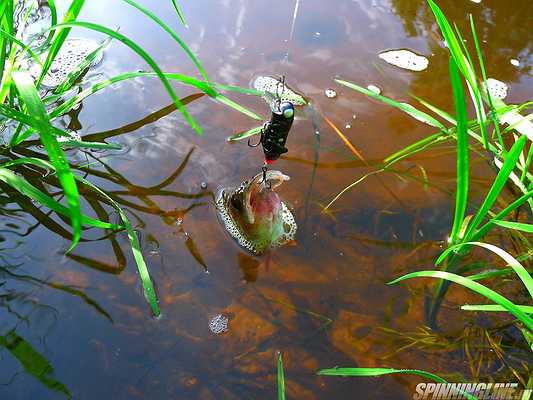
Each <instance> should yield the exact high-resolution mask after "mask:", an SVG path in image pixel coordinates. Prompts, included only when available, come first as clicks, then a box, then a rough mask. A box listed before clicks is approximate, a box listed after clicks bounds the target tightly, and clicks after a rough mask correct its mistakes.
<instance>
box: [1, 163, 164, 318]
mask: <svg viewBox="0 0 533 400" xmlns="http://www.w3.org/2000/svg"><path fill="white" fill-rule="evenodd" d="M18 164H33V165H36V166H38V167H41V168H44V169H51V170H54V166H53V165H52V164H50V163H48V162H46V161H44V160H40V159H38V158H33V157H26V158H20V159H18V160H16V161H12V162H9V163H6V164H4V165H6V166H13V165H18ZM5 171H7V172H9V173H10V174H11V176H12V177H13V176H14V177H15V178H17V179H20V180H21V181H22V183H24V182H25V181H24V180H23V179H22V178H19V177H17V176H16V175H15V174H13V173H12V172H11V171H8V170H2V169H0V179H2V172H4V173H5ZM74 176H75V178H76V179H77V180H78V181H80V182H81V183H83V184H84V185H86V186H88V187H89V188H90V189H92V190H94V191H95V192H97V193H98V194H100V195H101V196H103V197H104V198H105V199H106V200H107V201H108V202H109V203H110V204H111V205H112V206H113V208H114V209H115V210H117V212H118V213H119V216H120V218H121V220H122V222H123V223H124V227H125V228H126V231H127V233H128V239H129V241H130V244H131V250H132V253H133V257H134V259H135V263H136V264H137V270H138V272H139V277H140V278H141V283H142V285H143V290H144V295H145V297H146V299H147V301H148V303H149V305H150V308H151V310H152V313H153V314H154V316H155V317H159V316H160V315H161V312H160V310H159V304H158V302H157V294H156V292H155V289H154V285H153V283H152V280H151V278H150V273H149V272H148V267H147V266H146V263H145V261H144V258H143V255H142V252H141V246H140V244H139V239H138V238H137V235H136V234H135V231H134V230H133V227H132V226H131V223H130V221H129V219H128V217H127V216H126V213H125V212H124V211H123V210H122V208H121V207H120V205H119V204H118V203H117V202H116V201H114V200H113V199H112V198H111V197H110V196H109V195H108V194H107V193H105V192H104V191H103V190H101V189H100V188H98V187H97V186H95V185H93V184H92V183H91V182H89V181H88V180H86V179H84V178H82V177H80V176H78V175H74ZM8 183H9V182H8ZM27 185H29V184H27ZM25 187H26V185H21V184H19V185H17V188H21V189H23V188H25ZM30 188H33V186H31V185H30ZM17 190H19V191H21V190H20V189H17ZM33 190H34V191H37V192H38V190H37V189H35V188H33ZM25 194H26V193H25ZM28 195H29V196H30V197H31V198H34V196H35V195H34V194H33V192H30V194H28ZM47 197H48V196H46V195H44V197H43V198H41V197H39V196H36V197H35V198H36V199H37V200H38V201H39V202H41V203H42V204H44V205H46V206H48V207H49V208H52V209H54V210H55V211H57V210H61V207H63V206H61V205H59V203H57V204H53V203H56V202H55V201H54V200H53V199H52V203H50V201H49V200H48V199H47ZM43 199H44V201H43ZM63 209H64V207H63ZM59 212H60V211H59ZM82 217H83V216H82ZM82 221H83V222H84V223H86V224H89V223H90V222H92V221H91V220H86V219H82ZM95 222H97V223H100V224H101V225H102V226H99V227H102V228H107V229H110V228H111V229H117V226H116V225H111V224H107V223H104V222H101V221H95ZM93 226H96V225H93ZM118 228H119V229H121V228H122V227H118Z"/></svg>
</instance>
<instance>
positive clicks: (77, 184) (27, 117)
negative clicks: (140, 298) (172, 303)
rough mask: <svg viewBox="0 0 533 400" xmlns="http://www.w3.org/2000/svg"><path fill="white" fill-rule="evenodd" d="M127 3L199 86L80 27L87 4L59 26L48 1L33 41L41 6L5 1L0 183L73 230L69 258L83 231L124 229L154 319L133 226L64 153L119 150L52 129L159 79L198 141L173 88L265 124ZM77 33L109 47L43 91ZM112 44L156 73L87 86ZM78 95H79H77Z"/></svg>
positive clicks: (111, 33) (0, 21)
mask: <svg viewBox="0 0 533 400" xmlns="http://www.w3.org/2000/svg"><path fill="white" fill-rule="evenodd" d="M123 1H124V2H125V3H126V4H128V5H130V6H132V7H134V8H136V9H137V10H138V11H139V12H141V13H143V14H144V15H145V16H146V17H147V18H149V19H150V20H151V21H153V22H154V23H155V24H156V25H157V26H158V27H160V28H161V29H163V30H164V31H165V32H167V33H168V34H169V35H170V36H171V37H172V38H173V39H174V41H175V42H176V43H177V45H178V46H179V47H180V48H181V49H182V50H183V51H184V52H185V54H186V55H187V57H188V58H189V59H190V60H191V62H192V63H193V65H194V66H195V67H196V69H197V71H198V73H199V75H200V76H201V79H197V78H195V77H192V76H187V75H183V74H179V73H175V72H164V71H162V69H161V68H160V67H159V65H158V64H157V62H156V61H155V60H154V59H153V58H152V57H151V56H150V54H149V53H148V52H147V51H146V50H145V49H143V48H142V47H141V46H139V45H138V44H137V43H136V42H135V41H133V40H131V39H129V38H128V37H127V36H126V35H124V34H122V33H120V32H118V31H116V30H113V29H110V28H108V27H105V26H102V25H98V24H95V23H92V22H87V21H79V20H78V15H79V14H80V11H81V10H82V7H83V5H84V3H85V1H84V0H72V1H71V2H70V5H69V7H68V10H67V12H66V13H65V15H64V16H63V19H62V21H61V22H60V23H58V15H57V14H58V13H57V9H56V5H55V2H54V1H53V0H48V2H47V6H48V8H49V10H50V14H51V18H50V26H49V27H48V28H47V29H46V30H45V31H44V32H42V34H41V35H39V37H38V38H36V37H33V38H31V39H27V38H24V39H23V36H24V35H22V33H23V31H24V28H25V23H26V21H27V20H28V18H29V15H30V14H31V12H32V10H33V9H34V8H35V7H41V5H37V3H36V2H35V3H33V2H26V1H24V0H6V1H2V2H1V4H0V124H1V125H0V128H1V131H2V135H3V138H4V140H8V143H7V144H6V145H5V146H3V148H2V155H3V156H5V157H6V158H4V159H3V160H2V163H1V164H0V181H2V182H3V183H4V184H6V185H7V186H9V187H11V188H12V189H14V190H15V191H17V192H18V193H20V194H22V195H23V196H27V197H29V198H30V199H32V200H33V201H35V202H37V203H38V204H41V205H43V206H45V207H47V208H49V209H50V210H52V211H53V212H55V213H57V214H58V215H59V216H60V217H61V218H63V219H64V220H65V221H68V222H69V223H70V225H71V229H72V231H71V233H70V234H69V236H70V240H71V245H70V248H69V250H68V252H67V253H70V252H71V251H72V250H73V249H74V248H75V247H76V245H77V244H78V242H79V241H80V239H81V237H82V236H81V235H82V230H83V228H84V227H86V226H89V227H97V228H100V229H106V230H110V231H118V230H123V229H125V230H126V231H127V234H128V239H129V242H130V245H131V250H132V253H133V256H134V259H135V262H136V265H137V269H138V271H139V276H140V279H141V281H142V285H143V289H144V294H145V296H146V298H147V300H148V303H149V305H150V308H151V310H152V313H153V314H154V315H155V316H158V315H159V314H160V310H159V306H158V302H157V296H156V293H155V290H154V286H153V283H152V280H151V278H150V274H149V271H148V267H147V266H146V263H145V261H144V258H143V255H142V252H141V248H140V244H139V240H138V238H137V234H136V233H135V231H134V227H133V226H132V224H131V223H130V221H129V219H128V217H127V215H126V213H125V212H124V210H123V209H122V207H121V205H120V204H119V202H117V200H116V197H114V196H112V195H109V194H108V193H106V192H105V191H103V190H101V189H100V188H98V187H97V186H95V185H94V184H93V183H91V182H90V181H88V180H87V179H85V178H83V177H82V176H81V175H80V174H79V171H80V165H77V164H76V163H75V162H74V161H72V160H69V158H68V157H67V155H66V154H65V151H64V149H65V148H66V147H68V148H81V149H89V150H90V149H100V150H102V149H103V150H105V149H116V148H117V145H115V144H109V143H106V142H105V141H103V140H102V141H96V142H90V141H87V140H84V139H85V138H76V137H75V136H73V135H72V134H71V133H70V132H68V131H66V130H64V129H61V128H58V127H57V126H55V125H54V121H55V120H57V119H58V118H59V117H61V116H63V115H65V114H67V113H69V112H71V111H72V110H74V109H75V108H76V107H77V106H79V105H80V104H81V102H82V101H83V100H84V99H86V98H87V97H89V96H91V95H93V94H94V93H97V92H99V91H100V90H103V89H105V88H107V87H109V86H111V85H114V84H116V83H118V82H121V81H125V80H128V79H134V78H139V77H157V78H158V80H159V81H160V82H161V84H162V85H163V86H164V88H165V89H166V91H167V92H168V95H169V96H170V98H171V99H172V102H173V104H174V108H173V109H178V110H179V111H180V112H181V114H182V115H183V117H184V119H185V120H186V121H187V123H188V124H189V126H190V127H191V128H192V129H193V130H194V131H195V132H196V133H197V134H201V133H202V129H201V127H200V126H199V125H198V123H197V122H196V121H195V120H194V118H193V117H192V116H191V115H190V114H189V113H188V111H187V109H186V108H185V104H186V102H187V98H185V99H180V98H179V96H178V95H177V93H176V92H175V90H174V89H173V88H172V86H171V84H170V81H176V82H179V83H182V84H185V85H189V86H193V87H195V88H197V89H199V90H200V91H201V92H203V93H204V94H206V95H208V96H210V97H211V98H213V99H215V100H216V101H218V102H220V103H222V104H225V105H227V106H229V107H231V108H233V109H235V110H237V111H239V112H242V113H244V114H246V115H247V116H249V117H251V118H254V119H260V117H259V116H257V115H256V114H255V113H253V112H252V111H250V110H248V109H246V108H244V107H242V106H241V105H239V104H237V103H235V102H234V101H232V100H230V99H228V98H227V97H225V96H224V95H222V94H221V93H220V92H219V90H227V91H236V92H242V91H245V90H244V89H240V88H237V87H231V86H224V87H223V88H222V89H220V87H222V85H219V86H216V84H214V83H211V82H210V81H209V79H208V76H207V74H206V71H205V70H204V68H203V66H202V64H201V62H200V61H199V60H198V58H197V57H196V56H195V54H194V53H193V52H192V50H191V49H190V48H189V47H188V46H187V44H186V43H185V42H184V41H183V40H182V39H181V38H180V37H179V35H178V34H177V33H176V32H175V31H174V30H173V29H172V28H170V27H169V26H168V25H167V24H165V23H164V22H163V21H162V20H161V19H160V18H159V17H157V16H156V15H155V14H154V13H153V12H152V11H150V10H148V9H146V8H145V7H143V6H141V5H140V4H138V3H137V2H135V1H133V0H123ZM172 4H173V6H174V9H175V11H176V13H177V16H178V18H179V19H180V21H181V22H182V23H183V24H185V19H184V16H183V13H182V12H181V10H180V8H179V6H178V4H177V3H176V1H174V0H172ZM74 27H77V28H84V29H89V30H92V31H96V32H100V33H102V34H104V35H106V36H107V37H108V40H106V41H105V42H104V43H102V45H101V46H99V47H98V48H96V49H95V50H94V51H92V52H91V53H90V54H87V55H86V57H85V58H84V59H83V61H82V62H81V63H80V64H79V65H77V66H76V68H73V69H72V70H71V71H70V72H69V73H68V74H67V76H66V78H65V79H64V80H63V82H61V83H60V84H59V85H58V86H57V87H56V88H52V89H53V90H52V89H50V90H46V89H45V88H43V80H44V79H45V77H46V76H47V74H49V73H50V68H51V66H52V65H53V62H54V60H55V59H56V57H57V56H58V54H60V51H61V49H62V47H63V46H64V45H65V43H66V41H67V39H68V37H69V34H70V31H71V28H74ZM26 39H27V40H26ZM37 39H39V40H37ZM110 39H114V40H116V41H118V42H120V43H122V44H124V45H125V46H127V47H129V48H130V49H131V50H132V51H134V52H135V53H136V54H137V55H139V56H140V57H141V58H142V59H143V60H144V61H145V62H146V63H147V64H148V65H149V66H150V67H151V68H152V69H153V72H139V71H137V72H131V73H123V74H120V75H118V76H115V77H112V78H110V79H107V80H103V81H100V82H97V83H94V84H91V85H90V86H88V87H83V86H82V83H83V81H82V78H83V75H84V74H85V72H86V71H87V69H88V68H89V67H90V66H91V65H92V64H93V63H94V61H95V59H96V58H97V57H98V56H99V54H101V52H102V51H103V49H104V47H105V45H106V43H107V42H108V41H109V40H110ZM31 64H33V65H34V66H37V71H38V74H37V76H36V77H35V79H34V77H33V76H32V75H31V74H30V72H29V70H28V69H29V68H28V67H29V65H31ZM78 88H80V89H81V90H79V91H78V90H77V89H78ZM34 135H37V137H38V140H37V141H35V140H33V139H34ZM88 136H91V135H88ZM35 145H42V146H43V147H44V151H42V152H41V151H39V150H38V148H36V147H35ZM118 147H119V146H118ZM30 149H31V150H30ZM28 153H30V155H28ZM35 168H37V170H39V171H41V172H42V173H43V174H47V175H48V176H53V177H55V178H56V179H57V180H58V181H59V185H58V186H59V188H60V189H61V192H59V193H55V194H54V195H50V194H49V193H48V192H47V190H46V189H45V187H44V186H42V185H40V184H36V183H35V180H33V181H32V179H31V178H29V176H28V175H27V174H28V173H29V171H34V170H35ZM77 171H78V172H77ZM88 193H93V194H92V195H95V196H96V197H97V198H98V200H96V203H95V200H90V199H89V197H90V196H89V195H88ZM8 195H11V196H12V195H13V193H8ZM57 196H64V197H65V198H66V205H64V204H62V202H60V201H59V200H56V199H55V198H54V197H57ZM82 197H84V198H85V197H87V198H88V200H87V202H88V203H89V204H91V205H92V206H93V208H94V209H95V211H96V213H97V214H98V217H99V219H95V218H92V217H90V216H89V215H87V214H86V212H85V211H84V210H83V209H82V205H81V204H82V201H81V198H82ZM99 202H101V203H103V204H107V205H109V206H111V207H112V208H114V209H115V210H116V211H117V212H118V215H119V216H120V220H121V222H120V224H113V223H110V222H107V221H108V220H109V218H108V215H107V214H106V213H105V212H101V211H103V208H102V207H101V206H98V207H99V208H98V210H97V209H96V206H95V204H97V203H99Z"/></svg>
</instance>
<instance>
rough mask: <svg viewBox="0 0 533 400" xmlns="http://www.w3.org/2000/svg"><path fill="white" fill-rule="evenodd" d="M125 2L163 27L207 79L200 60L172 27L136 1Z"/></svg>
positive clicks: (128, 0) (176, 7) (125, 0)
mask: <svg viewBox="0 0 533 400" xmlns="http://www.w3.org/2000/svg"><path fill="white" fill-rule="evenodd" d="M122 1H124V2H126V3H128V4H129V5H131V6H133V7H135V8H136V9H137V10H139V11H140V12H142V13H143V14H144V15H146V16H147V17H148V18H150V19H151V20H152V21H154V22H155V23H156V24H158V25H159V26H160V27H161V28H163V30H164V31H165V32H167V33H168V34H169V35H170V36H171V37H172V39H174V40H175V41H176V42H177V43H178V44H179V45H180V47H181V48H182V49H183V51H184V52H185V53H186V54H187V56H188V57H189V58H190V60H191V61H192V62H193V64H194V65H195V66H196V68H197V69H198V72H200V75H202V77H203V78H204V79H205V80H206V81H208V80H209V78H208V77H207V73H206V72H205V69H204V67H203V66H202V64H201V63H200V60H198V58H197V57H196V56H195V55H194V53H193V52H192V50H191V49H190V48H189V46H187V43H185V42H184V41H183V40H182V39H181V38H180V37H179V36H178V35H177V34H176V32H174V31H173V30H172V28H170V27H169V26H168V25H167V24H165V23H164V22H163V21H162V20H161V19H160V18H159V17H157V16H156V15H155V14H154V13H153V12H151V11H150V10H148V9H146V8H144V7H142V6H141V5H140V4H138V3H137V2H135V1H133V0H122ZM173 4H174V8H175V9H176V11H178V10H179V8H178V6H177V4H176V3H175V1H174V0H173ZM178 15H181V17H183V14H181V12H179V13H178ZM182 23H183V24H184V25H185V19H182Z"/></svg>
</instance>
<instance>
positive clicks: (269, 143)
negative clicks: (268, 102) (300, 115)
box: [248, 77, 294, 164]
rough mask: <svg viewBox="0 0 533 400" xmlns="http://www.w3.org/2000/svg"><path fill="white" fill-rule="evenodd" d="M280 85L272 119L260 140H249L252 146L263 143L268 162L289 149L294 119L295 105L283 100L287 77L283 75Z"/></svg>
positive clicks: (263, 130) (264, 126) (264, 128)
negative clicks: (255, 141) (288, 142)
mask: <svg viewBox="0 0 533 400" xmlns="http://www.w3.org/2000/svg"><path fill="white" fill-rule="evenodd" d="M278 85H279V86H280V90H278V89H276V97H277V99H276V100H277V101H276V104H275V105H272V115H271V117H270V121H268V122H266V123H265V124H264V125H263V128H262V129H261V137H260V139H259V142H257V143H256V144H251V142H250V140H248V145H249V146H250V147H257V146H259V145H260V144H261V145H263V153H264V155H265V163H266V164H271V163H273V162H274V161H276V160H277V159H278V158H279V157H280V156H281V155H282V154H284V153H286V152H287V151H288V149H287V148H286V147H285V144H286V143H287V137H288V135H289V131H290V130H291V127H292V123H293V121H294V105H293V104H292V103H291V102H290V101H286V100H284V101H282V99H283V92H284V88H285V77H282V78H281V80H279V81H278ZM280 91H281V93H280Z"/></svg>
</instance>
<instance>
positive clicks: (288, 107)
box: [279, 102, 294, 119]
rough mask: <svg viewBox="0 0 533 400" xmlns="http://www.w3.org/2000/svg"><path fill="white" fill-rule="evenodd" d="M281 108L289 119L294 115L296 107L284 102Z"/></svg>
mask: <svg viewBox="0 0 533 400" xmlns="http://www.w3.org/2000/svg"><path fill="white" fill-rule="evenodd" d="M279 108H280V111H281V113H282V114H283V116H284V117H285V118H287V119H289V118H292V117H294V107H293V105H292V104H291V103H289V102H286V103H282V104H281V105H280V107H279Z"/></svg>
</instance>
